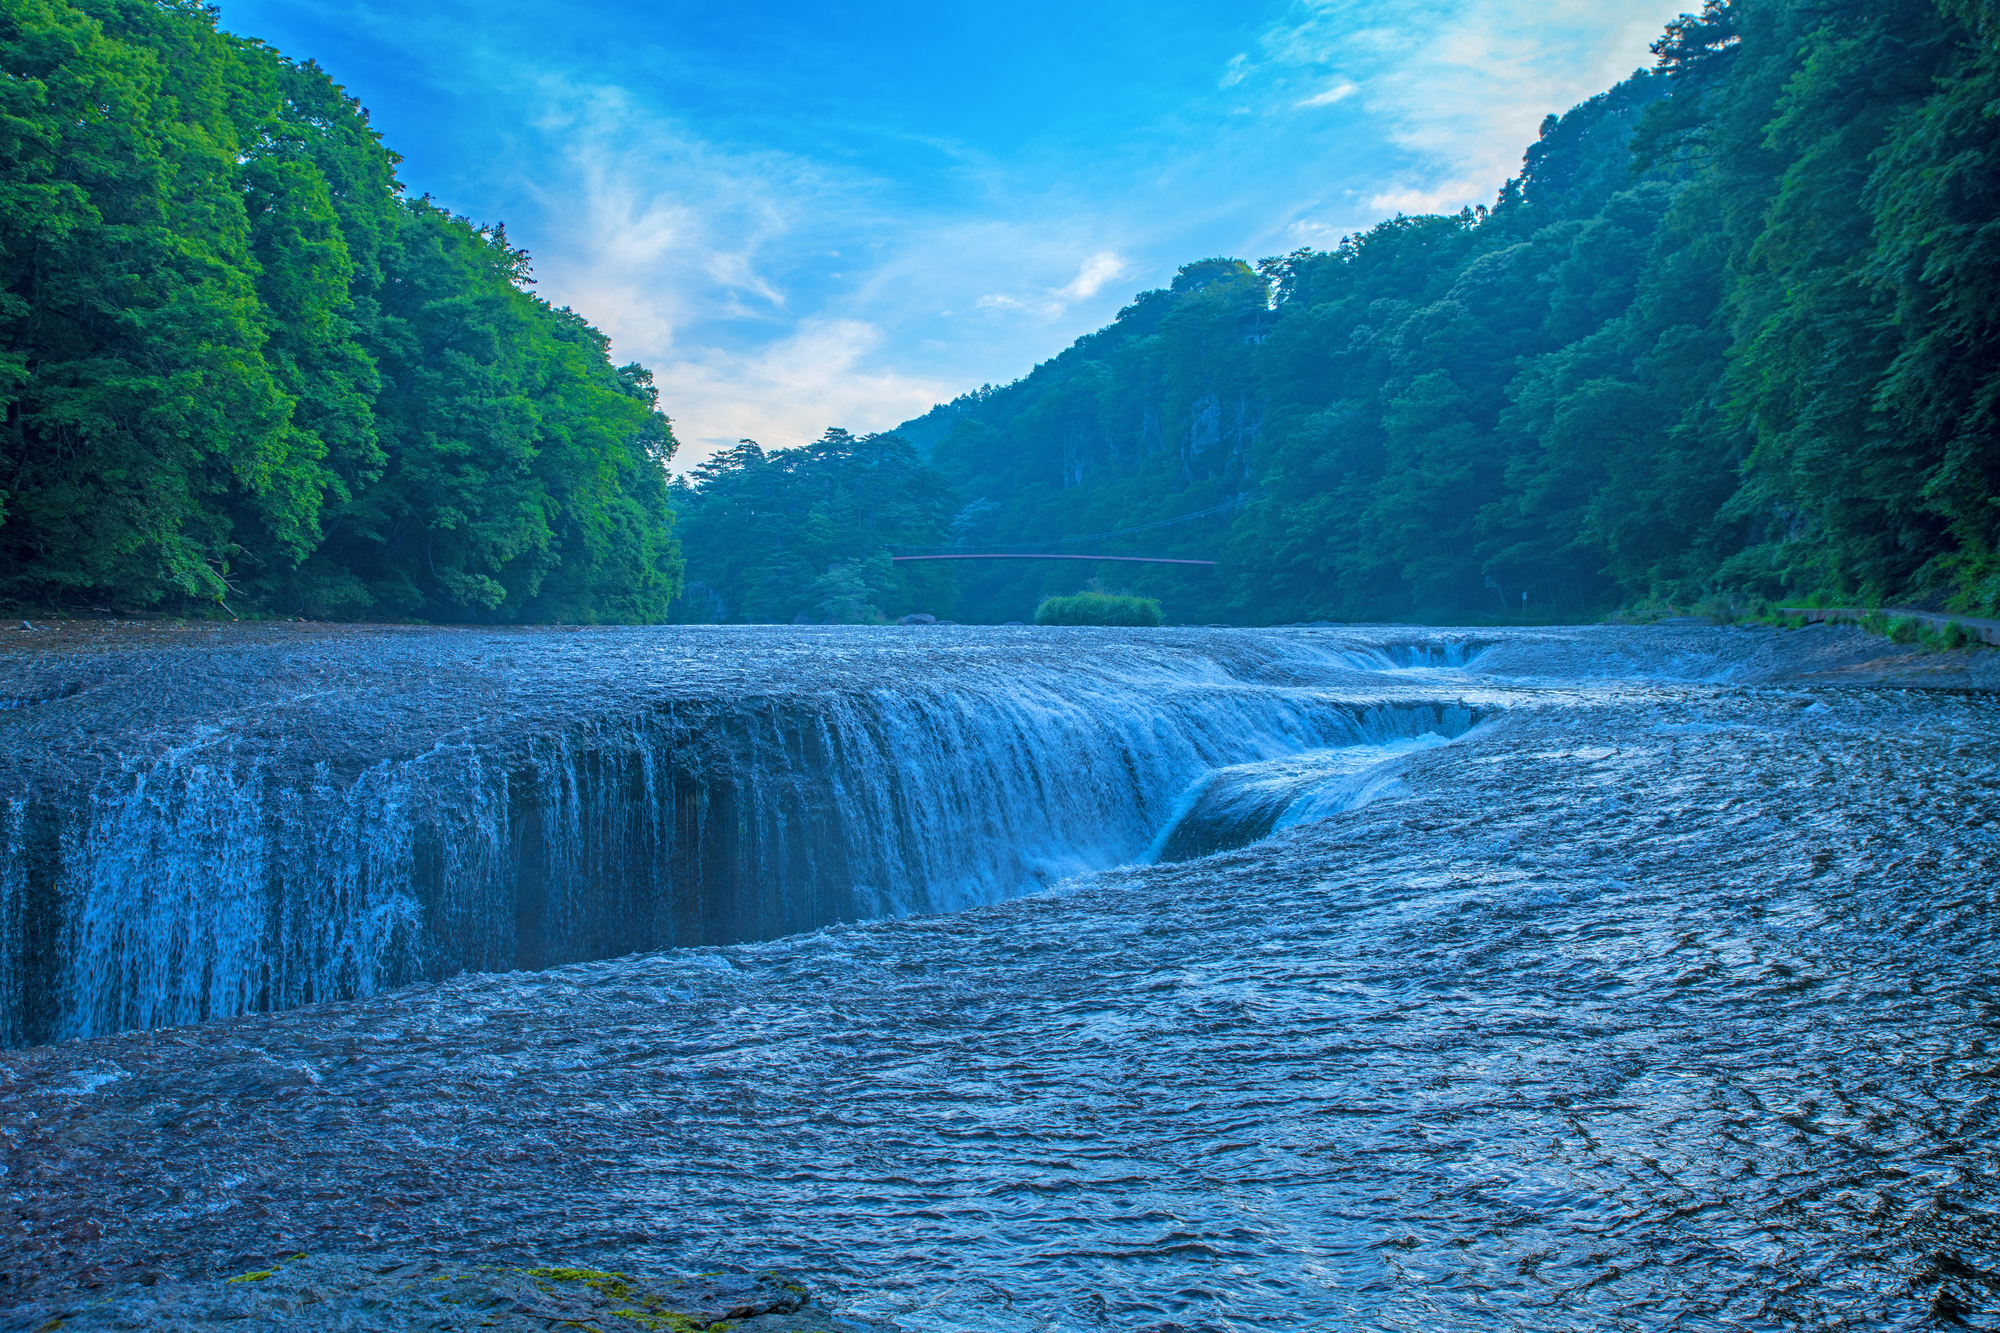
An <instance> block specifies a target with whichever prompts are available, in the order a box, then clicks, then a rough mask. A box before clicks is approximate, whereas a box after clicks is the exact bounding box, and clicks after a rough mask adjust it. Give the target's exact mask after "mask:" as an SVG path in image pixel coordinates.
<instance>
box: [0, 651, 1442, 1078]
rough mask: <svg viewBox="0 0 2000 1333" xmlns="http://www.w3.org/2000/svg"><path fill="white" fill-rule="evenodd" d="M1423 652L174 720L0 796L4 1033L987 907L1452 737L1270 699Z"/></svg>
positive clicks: (1428, 725)
mask: <svg viewBox="0 0 2000 1333" xmlns="http://www.w3.org/2000/svg"><path fill="white" fill-rule="evenodd" d="M1440 651H1443V650H1440ZM1412 654H1416V655H1415V656H1412ZM1446 656H1457V657H1458V658H1459V659H1460V660H1462V659H1463V652H1462V650H1456V651H1452V652H1448V653H1446ZM1438 657H1439V653H1438V652H1432V653H1431V654H1430V655H1429V656H1424V655H1423V654H1422V653H1420V652H1418V650H1417V649H1415V648H1408V647H1406V648H1405V649H1401V650H1397V651H1395V652H1394V653H1389V652H1384V651H1378V650H1367V651H1365V652H1348V653H1345V654H1328V653H1319V654H1317V655H1314V654H1307V655H1306V657H1305V658H1304V659H1299V658H1297V657H1296V655H1295V656H1294V657H1293V658H1291V659H1286V660H1285V661H1283V662H1279V663H1277V664H1276V665H1274V664H1273V661H1272V660H1259V661H1256V662H1253V663H1251V664H1250V665H1249V666H1248V667H1244V666H1242V665H1240V664H1239V666H1238V667H1236V668H1234V669H1225V668H1224V667H1222V666H1220V665H1218V664H1217V662H1215V661H1213V660H1210V659H1207V658H1198V657H1188V658H1184V659H1182V660H1166V659H1159V658H1151V659H1147V658H1129V657H1128V658H1124V659H1121V658H1119V657H1117V656H1115V655H1114V656H1113V657H1111V658H1110V659H1109V660H1095V661H1084V662H1063V663H1059V664H1051V663H1047V662H1022V663H1012V664H1009V663H1005V662H1000V661H996V662H991V663H982V664H978V665H977V668H976V669H973V668H965V669H956V670H952V671H948V672H931V673H928V674H927V673H925V672H923V671H911V672H909V673H907V678H906V680H905V682H904V683H900V684H893V685H891V684H884V683H881V681H880V680H879V679H874V678H868V679H862V678H849V679H847V680H846V681H845V683H842V684H840V685H838V686H835V687H828V688H813V689H804V690H790V691H785V692H768V691H767V692H763V693H758V692H744V693H741V694H737V695H731V694H729V693H727V692H721V691H718V692H716V693H714V694H712V695H709V696H706V697H704V696H700V695H694V696H690V697H675V698H664V699H661V698H650V699H645V700H643V701H638V702H635V701H633V700H631V699H628V700H626V701H624V702H623V703H622V704H620V703H619V702H618V701H616V700H614V701H612V702H610V703H607V704H605V705H603V706H600V707H596V708H594V709H590V710H585V711H584V713H583V714H582V715H581V716H563V715H560V714H551V715H550V716H549V717H547V718H546V719H544V720H543V721H542V722H541V723H540V724H539V725H534V726H526V727H521V728H517V729H515V730H513V731H511V732H510V733H508V734H506V735H503V736H498V737H487V738H484V739H473V738H472V737H471V735H470V734H469V733H467V732H463V731H460V732H454V733H451V734H450V735H447V736H445V737H443V738H441V739H437V740H436V741H435V742H434V743H433V744H431V745H430V746H429V747H428V748H424V749H421V750H419V751H417V752H415V753H407V754H402V755H396V756H391V757H378V758H373V759H370V760H368V761H367V762H358V761H355V760H354V759H352V758H351V757H348V756H347V755H346V752H345V751H343V750H340V748H339V747H337V746H331V745H328V744H326V743H325V742H324V739H323V738H322V737H321V736H319V735H318V733H317V731H316V730H315V729H312V728H303V727H301V728H299V729H297V732H296V734H294V733H293V732H291V731H287V730H285V729H284V728H282V727H280V728H278V729H277V731H276V733H275V738H274V737H273V735H270V734H264V735H260V736H258V737H257V738H256V739H255V740H254V742H253V740H252V739H250V738H247V737H246V736H244V735H243V734H241V733H239V732H231V731H228V730H226V729H217V728H214V727H206V728H205V727H201V726H192V727H186V728H184V729H183V733H182V734H181V735H179V736H178V737H177V738H176V743H174V744H173V745H170V746H166V747H164V748H161V749H157V750H154V751H152V752H149V753H146V754H145V755H144V757H143V758H141V757H130V758H121V759H120V761H119V762H118V763H117V764H116V765H115V766H114V767H113V768H111V769H110V770H109V771H106V772H103V773H100V774H98V775H97V776H96V777H95V778H94V780H92V781H91V782H90V783H88V784H75V783H71V784H60V785H55V786H52V787H51V786H45V787H42V788H38V789H35V790H33V791H31V792H29V793H27V794H25V795H22V794H17V795H15V796H12V797H10V798H8V800H7V802H6V804H5V805H4V807H0V1005H4V1012H0V1019H4V1024H5V1027H4V1038H5V1040H6V1042H7V1043H8V1044H13V1045H18V1044H21V1043H24V1042H44V1041H50V1040H61V1039H65V1038H71V1037H84V1036H93V1035H98V1034H103V1033H108V1032H113V1031H118V1030H121V1029H127V1028H135V1027H149V1026H158V1025H166V1024H176V1023H186V1022H192V1021H198V1020H203V1019H208V1018H214V1017H224V1016H231V1015H236V1014H242V1013H246V1012H254V1011H260V1010H270V1009H284V1008H291V1007H295V1006H298V1005H303V1004H311V1003H315V1002H318V1001H324V1000H335V999H346V998H352V997H357V996H364V995H368V994H372V993H375V992H378V991H381V990H384V989H388V988H392V987H397V986H403V985H408V984H411V983H415V982H421V981H425V980H434V979H439V978H442V977H445V976H449V975H451V974H454V973H457V972H460V971H465V970H496V969H508V968H540V967H546V966H551V965H555V964H559V963H566V962H574V961H581V960H586V959H591V958H602V957H610V956H615V955H619V954H623V953H628V952H633V951H641V950H653V949H660V948H666V947H671V946H676V945H691V944H708V943H724V942H730V941H736V940H745V939H759V938H770V937H774V936H778V935H782V934H788V933H793V932H797V931H803V930H811V929H815V928H817V927H820V926H824V925H828V924H831V923H834V922H839V921H850V920H856V919H863V918H868V917H876V916H882V915H889V914H898V913H911V912H931V911H943V910H951V909H955V908H961V907H965V906H970V905H974V904H978V903H985V902H992V901H997V900H999V899H1001V898H1003V897H1006V896H1008V895H1010V894H1015V893H1019V892H1022V891H1024V890H1031V889H1033V888H1035V887H1037V886H1039V885H1044V884H1048V883H1051V882H1054V881H1056V880H1059V879H1061V878H1063V877H1065V876H1069V875H1073V874H1076V873H1079V872H1086V871H1090V870H1096V869H1103V868H1107V867H1110V866H1113V865H1118V864H1121V863H1125V862H1130V861H1133V860H1135V859H1138V858H1140V857H1142V856H1144V855H1146V854H1147V852H1148V849H1149V848H1151V849H1154V850H1157V844H1158V842H1159V840H1160V839H1161V837H1162V836H1163V833H1164V831H1166V830H1168V828H1169V826H1170V825H1175V824H1176V822H1177V820H1178V821H1180V822H1182V823H1185V821H1186V820H1187V818H1188V814H1189V800H1190V797H1189V792H1190V790H1191V784H1199V783H1200V781H1201V780H1202V779H1203V776H1204V775H1207V774H1214V773H1216V772H1217V771H1218V770H1220V771H1221V772H1223V773H1236V772H1242V771H1246V770H1245V769H1244V766H1252V768H1254V766H1255V765H1258V764H1265V763H1270V762H1273V761H1280V762H1282V761H1283V759H1284V757H1286V756H1298V755H1302V754H1321V753H1327V752H1337V751H1341V750H1342V749H1343V747H1353V746H1357V745H1373V746H1380V745H1383V744H1385V743H1388V742H1394V741H1398V740H1407V739H1411V738H1417V737H1422V736H1425V735H1432V734H1454V733H1455V732H1456V731H1462V730H1463V729H1464V728H1465V727H1466V726H1469V725H1471V724H1472V722H1473V721H1474V720H1475V718H1476V713H1475V710H1473V709H1471V708H1469V707H1468V706H1465V705H1462V704H1460V703H1459V702H1458V701H1456V700H1455V699H1452V698H1438V699H1426V698H1418V697H1408V698H1403V699H1399V700H1397V701H1395V702H1390V703H1383V702H1382V701H1381V696H1380V693H1379V692H1376V693H1375V694H1373V695H1372V696H1371V695H1370V694H1369V693H1367V692H1363V691H1356V690H1353V689H1348V690H1345V691H1343V690H1341V689H1333V688H1325V687H1323V686H1317V685H1311V684H1300V683H1298V682H1299V681H1300V679H1301V678H1302V673H1303V675H1304V676H1310V675H1311V674H1312V673H1313V672H1314V671H1319V672H1320V673H1321V674H1322V675H1324V674H1325V672H1326V671H1328V670H1334V669H1341V670H1347V669H1348V668H1350V667H1352V666H1356V665H1365V666H1366V667H1368V668H1369V669H1371V670H1375V671H1380V670H1381V669H1383V668H1388V667H1403V666H1419V667H1421V666H1425V665H1455V663H1450V662H1447V661H1440V660H1438ZM1301 660H1303V663H1304V664H1303V665H1301ZM863 674H864V675H868V676H873V677H879V676H880V675H881V674H883V673H882V672H880V671H879V670H878V671H876V672H873V673H863ZM1415 674H1416V675H1421V674H1422V673H1421V672H1418V673H1415ZM1350 675H1351V671H1350ZM1273 679H1276V680H1277V681H1278V682H1279V683H1270V682H1271V681H1272V680H1273ZM1337 766H1338V765H1336V767H1337ZM1308 767H1310V764H1308ZM1322 767H1324V765H1322ZM1293 785H1294V786H1298V784H1297V783H1294V784H1293ZM1308 785H1310V784H1308ZM1201 789H1202V790H1209V788H1201ZM1300 790H1304V788H1300ZM1296 795H1297V793H1296V792H1295V793H1294V796H1296ZM1286 804H1287V808H1290V806H1291V805H1295V804H1296V800H1291V801H1288V802H1287V803H1286ZM1282 813H1283V812H1282V811H1280V812H1279V814H1278V815H1274V816H1273V817H1272V818H1271V820H1269V821H1266V822H1265V823H1264V824H1263V825H1262V832H1268V831H1269V827H1270V826H1271V825H1272V824H1274V823H1275V822H1276V820H1277V818H1278V817H1280V816H1281V815H1282ZM1257 818H1258V819H1261V818H1262V815H1261V814H1260V815H1258V816H1257ZM1251 822H1252V823H1255V822H1256V820H1252V821H1251ZM1262 832H1259V833H1258V834H1257V836H1262ZM1195 841H1197V842H1198V841H1199V840H1198V839H1197V840H1195ZM1183 842H1184V843H1187V845H1186V846H1183V847H1182V848H1181V851H1183V852H1186V853H1188V854H1194V853H1193V852H1192V851H1190V850H1189V849H1190V848H1191V847H1193V846H1194V843H1193V842H1189V841H1188V840H1187V839H1183Z"/></svg>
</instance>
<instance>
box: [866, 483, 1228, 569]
mask: <svg viewBox="0 0 2000 1333" xmlns="http://www.w3.org/2000/svg"><path fill="white" fill-rule="evenodd" d="M1263 498H1264V497H1263V496H1261V495H1246V496H1243V497H1241V498H1239V499H1235V500H1231V501H1230V502H1229V503H1228V504H1219V505H1216V506H1214V507H1213V508H1211V509H1201V510H1197V511H1196V512H1194V513H1192V514H1182V515H1181V516H1180V517H1179V518H1167V519H1161V520H1160V521H1159V522H1157V523H1141V524H1140V525H1139V526H1137V527H1132V528H1119V529H1117V530H1115V531H1112V532H1093V533H1090V534H1088V535H1086V536H1082V537H1060V538H1056V539H1053V540H1050V541H1045V542H1026V543H1017V544H1015V545H1012V546H892V547H890V548H889V549H890V551H891V553H892V554H891V555H890V556H889V559H890V560H891V561H892V562H894V563H897V564H902V563H905V562H908V561H916V560H1098V561H1115V562H1117V563H1120V564H1128V565H1203V566H1207V567H1209V568H1213V567H1214V566H1216V565H1219V564H1221V563H1222V562H1221V561H1220V560H1199V559H1194V558H1191V557H1188V556H1178V555H1126V554H1123V553H1112V552H1107V551H1098V550H1084V551H1078V550H1073V549H1072V550H1056V549H1053V548H1056V547H1078V546H1084V547H1091V546H1096V545H1098V544H1099V543H1102V542H1107V541H1112V540H1114V539H1116V538H1119V537H1130V536H1133V535H1135V534H1137V533H1141V532H1153V531H1156V530H1158V529H1160V528H1171V527H1174V526H1176V525H1178V524H1181V523H1192V522H1194V521H1195V520H1197V519H1203V518H1210V517H1213V516H1214V515H1216V514H1221V513H1226V512H1228V511H1229V510H1231V509H1241V508H1242V507H1243V506H1244V505H1247V504H1254V503H1256V502H1257V501H1259V500H1261V499H1263Z"/></svg>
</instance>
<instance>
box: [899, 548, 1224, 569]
mask: <svg viewBox="0 0 2000 1333" xmlns="http://www.w3.org/2000/svg"><path fill="white" fill-rule="evenodd" d="M901 549H903V550H905V551H911V552H914V554H910V555H892V556H890V557H889V560H890V562H891V563H893V564H899V565H900V564H902V563H904V562H905V561H909V560H1116V561H1120V562H1122V563H1124V564H1128V565H1217V564H1220V563H1221V561H1218V560H1186V559H1183V558H1181V557H1180V556H1172V555H1087V554H1084V553H1082V552H1078V551H992V550H986V549H984V548H980V547H967V546H931V547H922V546H916V547H903V548H901Z"/></svg>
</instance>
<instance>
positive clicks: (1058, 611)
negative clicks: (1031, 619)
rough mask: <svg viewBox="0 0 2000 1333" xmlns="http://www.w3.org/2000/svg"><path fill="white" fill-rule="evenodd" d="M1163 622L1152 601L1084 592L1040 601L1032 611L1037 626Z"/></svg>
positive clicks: (1089, 589)
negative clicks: (1033, 611)
mask: <svg viewBox="0 0 2000 1333" xmlns="http://www.w3.org/2000/svg"><path fill="white" fill-rule="evenodd" d="M1163 619H1164V613H1163V612H1162V611H1161V610H1160V603H1159V600H1158V599H1157V598H1153V597H1132V596H1129V595H1123V594H1119V593H1109V592H1099V591H1097V590H1096V589H1095V588H1086V589H1085V590H1084V591H1082V592H1077V593H1071V594H1070V595H1069V596H1067V597H1044V598H1043V599H1042V604H1041V605H1040V606H1038V607H1036V608H1035V623H1036V624H1037V625H1144V626H1151V625H1158V624H1160V623H1161V621H1162V620H1163Z"/></svg>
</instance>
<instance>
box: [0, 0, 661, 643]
mask: <svg viewBox="0 0 2000 1333" xmlns="http://www.w3.org/2000/svg"><path fill="white" fill-rule="evenodd" d="M396 160H397V159H396V158H395V156H394V155H393V154H392V153H390V152H388V151H387V150H386V149H384V148H383V147H382V145H381V144H380V142H379V141H378V138H377V136H376V134H375V133H374V132H373V131H372V130H371V129H370V128H369V126H368V123H367V116H366V113H365V112H364V111H362V109H361V108H360V107H358V106H357V105H356V104H355V103H354V101H353V100H352V99H350V98H348V97H346V96H345V95H344V94H343V93H342V92H341V90H340V89H339V88H337V87H336V86H335V85H334V84H333V83H332V81H331V80H329V79H328V78H327V76H326V75H325V74H324V73H323V72H321V71H320V70H319V69H318V68H317V67H316V66H315V65H313V64H311V63H306V64H295V63H293V62H291V61H288V60H286V59H284V58H283V57H281V56H280V55H278V54H277V53H276V52H274V51H272V50H270V49H269V48H267V47H265V46H263V45H262V44H260V43H257V42H253V41H248V40H245V39H242V38H237V37H233V36H230V35H228V34H227V33H224V32H221V31H219V30H218V29H217V28H216V26H215V12H214V10H213V9H209V8H204V7H202V6H200V5H198V4H195V3H190V2H189V0H6V4H5V5H4V6H3V7H0V266H4V272H0V336H3V337H4V345H3V346H0V394H4V401H5V413H6V417H5V430H4V432H0V596H6V597H9V598H11V599H14V600H17V601H21V602H28V603H41V604H51V603H53V604H56V605H67V606H92V605H108V606H111V607H114V608H128V607H130V608H138V607H152V606H161V607H166V608H170V609H181V608H185V607H187V606H189V605H197V606H199V605H202V604H207V605H210V606H221V607H229V608H234V609H237V610H247V609H250V608H255V609H258V610H261V611H264V612H267V613H275V614H295V613H298V612H304V613H306V614H311V615H346V616H355V615H363V614H369V615H385V614H386V615H403V616H418V617H433V618H446V619H459V618H480V619H501V620H510V619H528V618H555V619H566V620H585V619H620V620H653V619H660V618H663V617H664V615H665V614H666V608H667V605H668V602H669V601H670V599H671V598H672V597H673V596H674V595H675V593H676V591H677V590H678V587H679V569H680V564H679V555H678V551H677V548H676V546H675V544H674V541H673V537H672V533H671V520H672V514H671V511H670V509H669V507H668V503H667V488H666V475H665V467H664V465H665V462H666V459H667V457H668V456H669V455H670V454H671V453H672V451H673V448H674V439H673V435H672V433H671V431H670V429H669V428H668V423H667V420H666V418H665V417H664V416H662V415H660V414H659V412H658V411H657V410H656V408H655V395H654V392H653V389H652V384H651V377H650V375H648V374H647V373H646V372H645V371H644V370H643V369H642V368H640V367H638V366H636V365H634V366H627V367H625V368H624V369H622V370H619V369H614V368H613V366H612V364H611V362H610V359H609V356H608V342H607V340H606V339H605V338H604V336H603V335H602V334H600V333H598V332H597V331H596V330H595V329H592V328H591V327H590V326H589V325H587V324H586V323H585V322H584V321H583V320H582V319H581V318H579V317H578V316H576V315H575V314H573V313H572V312H570V311H568V310H558V309H554V308H552V307H550V306H549V305H548V304H547V303H546V302H544V301H541V300H539V299H537V298H535V297H534V296H532V295H530V294H529V293H528V292H527V291H526V290H525V288H526V286H527V285H529V284H530V282H531V279H530V278H529V276H528V269H527V256H526V255H525V254H523V253H522V252H521V251H519V250H517V249H514V248H512V247H510V246H509V244H508V242H507V239H506V236H505V233H504V232H503V231H502V230H501V229H499V228H497V227H496V228H491V229H486V228H478V227H474V226H472V225H471V224H469V223H467V222H466V221H464V220H463V219H460V218H454V217H452V216H450V215H449V214H447V213H445V212H443V211H441V210H440V209H438V208H436V207H434V206H433V205H432V204H431V203H430V202H429V201H428V200H408V199H405V198H403V197H402V195H401V187H400V186H399V185H398V183H397V181H396V179H395V174H394V168H395V163H396Z"/></svg>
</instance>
